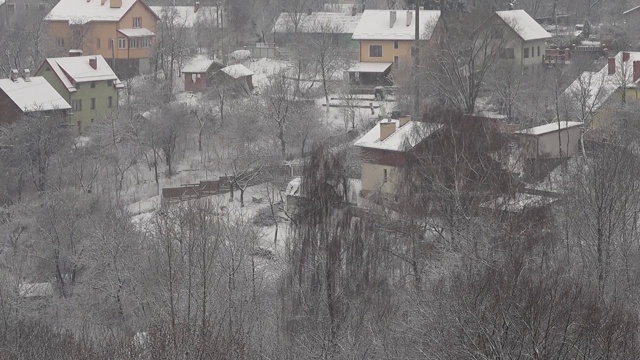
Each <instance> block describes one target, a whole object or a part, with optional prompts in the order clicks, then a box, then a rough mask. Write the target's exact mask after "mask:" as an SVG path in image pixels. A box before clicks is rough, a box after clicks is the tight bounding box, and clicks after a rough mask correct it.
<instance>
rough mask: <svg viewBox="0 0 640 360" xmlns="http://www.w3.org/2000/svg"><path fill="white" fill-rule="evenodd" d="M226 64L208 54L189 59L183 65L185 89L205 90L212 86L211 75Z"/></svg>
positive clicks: (191, 90) (192, 90)
mask: <svg viewBox="0 0 640 360" xmlns="http://www.w3.org/2000/svg"><path fill="white" fill-rule="evenodd" d="M223 67H224V65H223V64H222V63H221V62H220V61H218V60H215V59H213V60H212V59H210V58H209V57H208V56H207V55H197V56H196V57H194V58H192V59H191V60H189V61H188V62H187V63H186V64H185V65H184V66H183V67H182V73H183V74H184V90H185V91H190V92H199V91H204V90H206V89H207V88H208V87H209V86H210V79H209V78H210V77H211V75H212V74H213V73H215V72H216V71H218V70H220V69H222V68H223Z"/></svg>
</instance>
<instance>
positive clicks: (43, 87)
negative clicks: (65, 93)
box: [0, 76, 71, 112]
mask: <svg viewBox="0 0 640 360" xmlns="http://www.w3.org/2000/svg"><path fill="white" fill-rule="evenodd" d="M0 90H2V91H3V92H4V93H5V94H7V96H8V97H9V98H10V99H11V101H13V103H14V104H16V105H17V106H18V107H19V108H20V109H22V111H24V112H32V111H47V110H57V109H60V110H66V109H71V106H69V104H68V103H67V102H66V101H65V100H64V98H62V96H60V94H58V92H57V91H56V89H54V88H53V86H51V85H50V84H49V82H47V80H46V79H45V78H44V77H42V76H32V77H31V79H30V81H25V80H24V79H23V78H22V77H18V79H17V81H13V80H11V79H0Z"/></svg>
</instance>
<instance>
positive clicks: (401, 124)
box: [398, 115, 411, 127]
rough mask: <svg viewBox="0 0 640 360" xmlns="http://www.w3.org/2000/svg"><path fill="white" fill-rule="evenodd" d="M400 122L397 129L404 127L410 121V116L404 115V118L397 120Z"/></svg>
mask: <svg viewBox="0 0 640 360" xmlns="http://www.w3.org/2000/svg"><path fill="white" fill-rule="evenodd" d="M398 120H399V121H400V124H399V127H403V126H405V125H406V124H407V123H408V122H409V121H411V116H409V115H406V116H401V117H400V119H398Z"/></svg>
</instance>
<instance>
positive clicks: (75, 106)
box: [71, 99, 82, 111]
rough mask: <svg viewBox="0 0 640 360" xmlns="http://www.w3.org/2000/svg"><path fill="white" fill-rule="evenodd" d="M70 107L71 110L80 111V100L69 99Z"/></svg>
mask: <svg viewBox="0 0 640 360" xmlns="http://www.w3.org/2000/svg"><path fill="white" fill-rule="evenodd" d="M71 108H72V109H73V111H82V100H81V99H78V100H71Z"/></svg>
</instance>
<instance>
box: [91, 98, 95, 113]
mask: <svg viewBox="0 0 640 360" xmlns="http://www.w3.org/2000/svg"><path fill="white" fill-rule="evenodd" d="M95 109H96V98H91V110H95Z"/></svg>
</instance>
